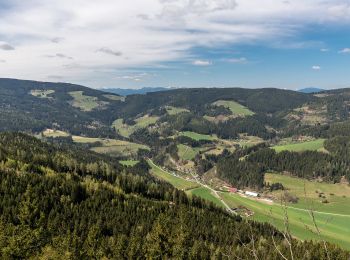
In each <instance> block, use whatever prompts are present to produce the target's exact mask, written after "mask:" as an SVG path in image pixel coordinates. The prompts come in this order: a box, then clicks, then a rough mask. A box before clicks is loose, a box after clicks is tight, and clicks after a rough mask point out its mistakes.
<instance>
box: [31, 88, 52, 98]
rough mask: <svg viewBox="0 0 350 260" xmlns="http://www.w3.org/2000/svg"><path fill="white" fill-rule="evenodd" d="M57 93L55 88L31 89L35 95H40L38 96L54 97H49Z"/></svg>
mask: <svg viewBox="0 0 350 260" xmlns="http://www.w3.org/2000/svg"><path fill="white" fill-rule="evenodd" d="M53 93H55V91H54V90H52V89H47V90H41V89H32V90H31V91H30V94H31V95H32V96H34V97H38V98H49V99H50V98H52V97H49V95H50V94H53Z"/></svg>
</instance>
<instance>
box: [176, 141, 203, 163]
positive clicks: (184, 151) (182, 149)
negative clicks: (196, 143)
mask: <svg viewBox="0 0 350 260" xmlns="http://www.w3.org/2000/svg"><path fill="white" fill-rule="evenodd" d="M177 149H178V154H179V157H180V158H181V159H182V160H192V159H194V157H196V155H197V154H198V153H199V151H200V148H197V147H196V148H192V147H190V146H187V145H184V144H178V145H177Z"/></svg>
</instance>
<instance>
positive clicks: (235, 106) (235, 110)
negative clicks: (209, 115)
mask: <svg viewBox="0 0 350 260" xmlns="http://www.w3.org/2000/svg"><path fill="white" fill-rule="evenodd" d="M213 105H216V106H223V107H226V108H228V109H229V110H231V112H232V114H233V115H235V116H239V117H245V116H251V115H254V112H253V111H251V110H249V109H248V108H247V107H245V106H243V105H241V104H239V103H237V102H235V101H232V100H218V101H216V102H214V103H213Z"/></svg>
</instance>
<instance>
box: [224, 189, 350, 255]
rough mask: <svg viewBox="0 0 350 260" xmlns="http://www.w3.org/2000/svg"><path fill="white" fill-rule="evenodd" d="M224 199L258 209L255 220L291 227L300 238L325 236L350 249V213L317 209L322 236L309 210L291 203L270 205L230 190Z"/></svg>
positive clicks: (317, 218)
mask: <svg viewBox="0 0 350 260" xmlns="http://www.w3.org/2000/svg"><path fill="white" fill-rule="evenodd" d="M224 200H225V202H226V203H227V204H228V205H230V206H238V205H242V206H245V207H247V208H248V209H250V210H252V211H254V215H253V217H252V218H253V219H254V220H257V221H261V222H269V223H271V224H272V225H274V226H276V227H277V228H278V229H280V230H285V228H286V226H288V227H289V229H290V231H291V233H292V235H294V236H296V237H298V238H300V239H303V240H305V239H314V240H321V239H323V240H326V241H329V242H333V243H337V244H339V245H340V246H342V247H344V248H346V249H350V236H349V234H350V225H349V222H350V215H348V216H342V215H335V214H334V215H333V214H332V213H327V212H326V213H323V212H318V211H314V216H315V223H316V224H317V227H318V229H319V230H320V235H318V234H317V232H316V228H315V225H314V222H313V220H312V217H311V215H310V212H309V211H308V210H307V209H301V208H295V207H293V206H291V205H289V206H288V207H287V208H285V207H283V206H282V205H280V204H278V203H275V204H273V205H269V204H265V203H263V202H260V201H256V200H253V199H249V198H244V197H241V196H239V195H237V194H229V193H226V195H225V197H224ZM286 213H287V215H288V225H286V222H285V215H286Z"/></svg>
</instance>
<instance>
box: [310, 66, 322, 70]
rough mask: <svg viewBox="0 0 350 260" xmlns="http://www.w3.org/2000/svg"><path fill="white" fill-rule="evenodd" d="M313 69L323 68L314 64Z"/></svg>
mask: <svg viewBox="0 0 350 260" xmlns="http://www.w3.org/2000/svg"><path fill="white" fill-rule="evenodd" d="M311 68H312V69H313V70H320V69H321V66H319V65H314V66H312V67H311Z"/></svg>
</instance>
